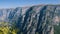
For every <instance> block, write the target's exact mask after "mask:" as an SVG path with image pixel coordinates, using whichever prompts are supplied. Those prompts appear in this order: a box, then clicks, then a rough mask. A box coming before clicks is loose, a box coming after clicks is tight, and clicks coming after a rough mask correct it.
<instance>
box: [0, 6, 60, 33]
mask: <svg viewBox="0 0 60 34" xmlns="http://www.w3.org/2000/svg"><path fill="white" fill-rule="evenodd" d="M2 22H3V23H4V24H3V25H4V27H5V26H7V27H8V28H10V29H11V28H12V29H18V31H17V30H16V31H17V32H15V34H54V26H55V25H56V26H59V22H60V5H36V6H30V7H17V8H10V9H0V25H2V24H1V23H2ZM5 23H8V24H7V25H5ZM12 31H13V30H12Z"/></svg>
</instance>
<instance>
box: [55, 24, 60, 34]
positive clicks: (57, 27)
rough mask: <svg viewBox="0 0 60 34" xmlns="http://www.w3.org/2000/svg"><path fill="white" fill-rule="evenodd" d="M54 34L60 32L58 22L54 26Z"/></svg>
mask: <svg viewBox="0 0 60 34" xmlns="http://www.w3.org/2000/svg"><path fill="white" fill-rule="evenodd" d="M54 34H60V24H59V26H56V25H55V26H54Z"/></svg>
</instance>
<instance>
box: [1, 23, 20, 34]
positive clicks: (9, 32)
mask: <svg viewBox="0 0 60 34" xmlns="http://www.w3.org/2000/svg"><path fill="white" fill-rule="evenodd" d="M8 24H9V23H6V22H0V34H17V32H18V31H19V30H18V29H16V28H15V29H14V27H15V26H13V27H11V28H9V25H8Z"/></svg>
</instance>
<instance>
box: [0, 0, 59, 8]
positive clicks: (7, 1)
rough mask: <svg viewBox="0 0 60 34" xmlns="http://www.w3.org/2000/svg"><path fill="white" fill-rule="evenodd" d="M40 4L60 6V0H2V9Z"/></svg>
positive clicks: (0, 3) (0, 4) (0, 6)
mask: <svg viewBox="0 0 60 34" xmlns="http://www.w3.org/2000/svg"><path fill="white" fill-rule="evenodd" d="M39 4H60V0H0V8H15V7H24V6H31V5H39Z"/></svg>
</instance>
